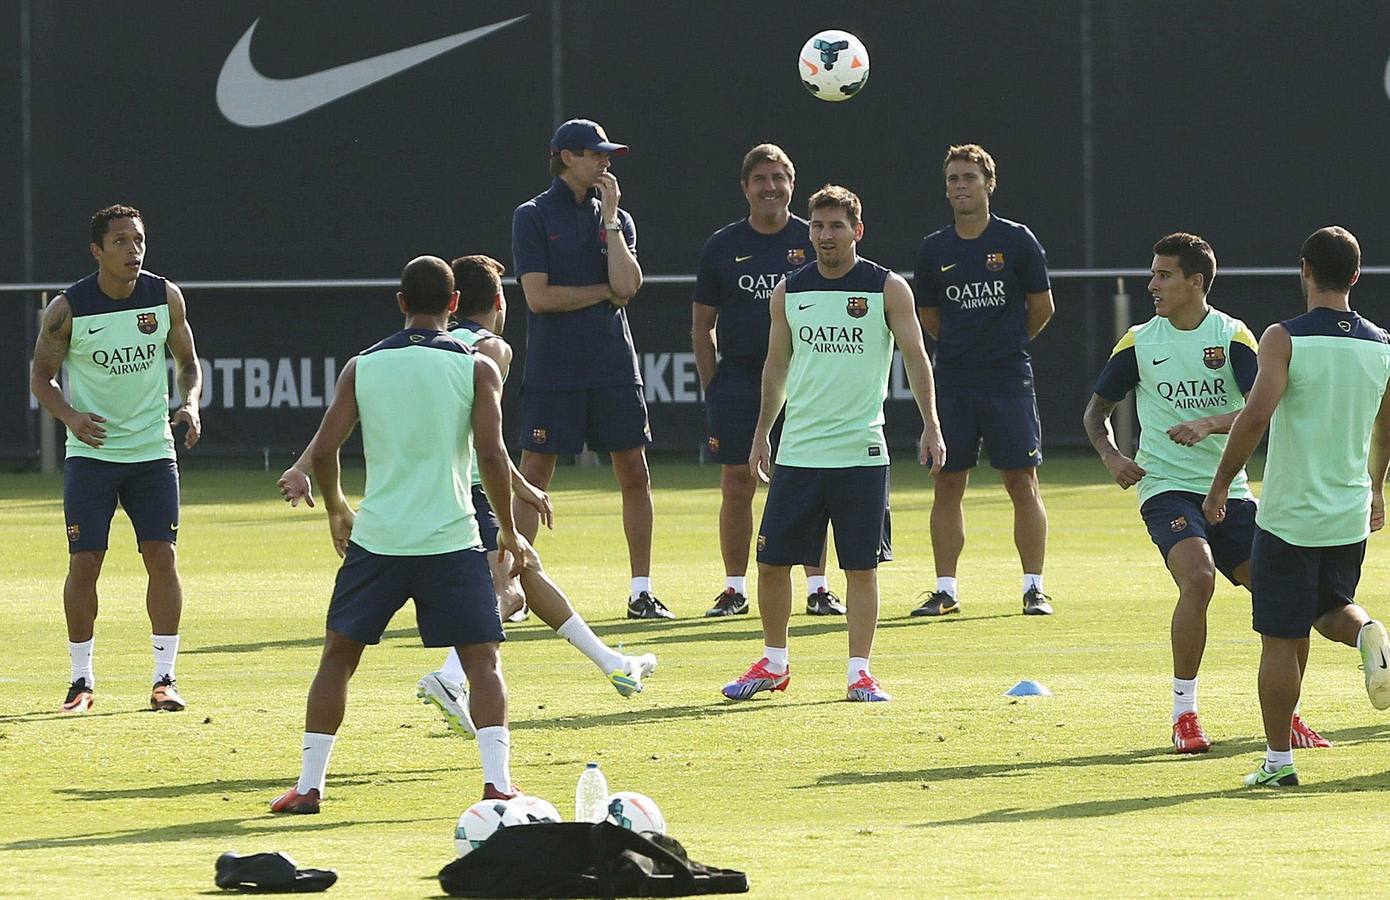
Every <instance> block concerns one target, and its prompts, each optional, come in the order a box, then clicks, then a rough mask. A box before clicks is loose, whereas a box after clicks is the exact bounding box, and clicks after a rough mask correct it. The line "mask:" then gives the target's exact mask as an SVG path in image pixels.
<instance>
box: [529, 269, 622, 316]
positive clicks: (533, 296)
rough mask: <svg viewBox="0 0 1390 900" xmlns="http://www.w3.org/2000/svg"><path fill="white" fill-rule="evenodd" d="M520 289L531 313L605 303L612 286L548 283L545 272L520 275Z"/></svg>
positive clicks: (611, 294) (566, 310) (610, 296)
mask: <svg viewBox="0 0 1390 900" xmlns="http://www.w3.org/2000/svg"><path fill="white" fill-rule="evenodd" d="M521 291H522V293H524V294H525V295H526V306H527V308H528V309H530V310H531V312H533V313H562V312H574V311H575V310H576V309H585V308H587V307H590V306H597V305H598V304H600V303H607V302H608V301H609V300H610V299H612V297H613V291H612V288H610V287H609V286H608V285H607V284H585V285H578V286H571V285H558V286H557V285H552V284H551V283H550V276H549V275H548V274H546V273H545V272H527V273H526V274H525V275H522V276H521Z"/></svg>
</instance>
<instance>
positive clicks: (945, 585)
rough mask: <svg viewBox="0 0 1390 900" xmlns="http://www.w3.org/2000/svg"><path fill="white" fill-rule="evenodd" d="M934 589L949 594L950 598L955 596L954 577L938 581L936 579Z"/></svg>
mask: <svg viewBox="0 0 1390 900" xmlns="http://www.w3.org/2000/svg"><path fill="white" fill-rule="evenodd" d="M936 589H937V590H938V591H944V592H946V593H948V594H950V595H951V596H952V597H954V596H956V579H955V577H954V576H952V577H951V578H938V579H936Z"/></svg>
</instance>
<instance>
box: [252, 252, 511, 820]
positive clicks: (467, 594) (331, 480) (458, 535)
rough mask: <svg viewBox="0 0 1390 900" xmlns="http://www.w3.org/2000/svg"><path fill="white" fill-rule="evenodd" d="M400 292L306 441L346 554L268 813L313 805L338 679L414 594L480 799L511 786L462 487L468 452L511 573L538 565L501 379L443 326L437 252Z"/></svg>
mask: <svg viewBox="0 0 1390 900" xmlns="http://www.w3.org/2000/svg"><path fill="white" fill-rule="evenodd" d="M396 302H397V305H398V306H399V307H400V310H401V312H402V313H403V314H404V315H405V329H404V330H402V331H399V332H397V333H396V334H394V335H392V336H391V337H389V338H387V339H385V340H384V341H381V342H380V343H378V344H376V345H374V346H373V347H371V348H369V349H367V350H365V351H363V352H362V353H361V354H359V355H358V356H356V357H354V358H353V359H352V360H350V361H349V362H348V364H347V365H346V366H345V367H344V368H343V372H342V374H341V375H340V376H339V378H338V384H337V387H336V389H335V391H334V394H333V402H332V403H331V404H330V406H329V407H328V410H327V411H326V412H325V413H324V416H323V422H322V424H320V425H319V430H318V433H317V434H315V435H314V439H313V441H312V442H311V444H310V449H309V456H310V461H311V463H312V466H313V469H314V475H315V477H316V478H318V480H319V483H320V484H322V485H323V486H324V493H323V503H324V508H325V510H326V511H327V513H328V526H329V533H330V534H331V536H332V539H333V546H334V549H335V550H337V552H338V555H339V556H342V557H343V558H344V559H343V565H342V567H341V568H340V569H339V570H338V577H337V581H336V583H335V585H334V588H333V599H332V601H331V602H330V604H329V607H328V622H327V633H326V635H325V638H324V645H323V657H322V659H321V660H320V662H319V669H318V674H317V675H315V677H314V682H313V685H312V686H311V687H310V688H309V698H308V703H307V710H306V713H305V724H304V744H303V748H304V749H303V762H302V768H301V771H300V775H299V781H298V783H297V784H296V785H295V786H294V787H293V788H291V789H290V790H288V791H286V792H285V793H284V794H282V795H280V796H279V797H277V798H276V799H275V800H274V801H273V802H272V803H271V807H270V808H271V811H272V812H276V813H316V812H318V811H319V802H320V800H321V799H322V797H323V793H324V781H325V777H326V773H327V770H328V760H329V756H330V755H331V753H332V750H333V744H334V742H335V740H336V737H337V731H338V727H339V726H340V725H341V724H342V720H343V712H344V710H345V708H346V705H347V686H348V681H349V680H350V679H351V678H352V674H353V672H354V671H355V670H356V668H357V663H358V660H359V659H360V658H361V656H362V651H363V649H364V648H365V647H366V645H367V644H375V643H378V642H379V641H380V640H381V635H382V632H383V631H385V629H386V626H387V624H388V623H389V622H390V620H391V617H392V615H394V614H395V613H396V611H397V610H399V609H400V608H401V607H402V606H404V605H405V602H406V601H407V600H408V599H413V600H414V601H415V618H416V621H417V623H418V624H419V629H420V639H421V641H422V642H423V643H424V644H425V645H426V646H428V647H450V646H451V647H454V648H455V649H456V650H457V652H458V655H459V658H460V660H461V661H462V664H463V669H464V671H465V672H466V673H467V674H468V680H469V683H470V685H471V686H472V696H471V698H470V708H471V715H472V720H473V722H475V723H477V737H478V752H479V755H480V756H481V757H482V769H483V781H484V785H483V797H484V799H496V798H507V797H511V796H514V795H515V794H516V790H515V788H514V787H513V786H512V781H511V773H510V745H511V737H510V732H509V730H508V728H507V695H506V687H505V685H504V684H503V681H502V670H501V659H500V656H499V653H498V649H499V645H500V643H501V641H503V640H504V636H503V634H502V623H501V621H500V620H499V619H498V617H497V596H496V593H495V591H494V590H493V585H492V578H491V575H490V573H489V571H488V562H487V554H486V552H485V551H484V550H483V547H482V537H481V535H480V533H479V530H478V523H477V519H476V518H475V516H474V510H473V504H472V497H471V494H470V493H469V492H468V491H462V492H460V491H459V490H458V487H457V486H458V485H460V484H467V483H468V473H469V467H470V464H471V463H470V457H471V458H472V459H475V460H476V463H477V466H478V469H479V471H480V472H481V475H482V484H483V489H484V491H485V492H486V494H487V496H488V497H489V499H491V500H492V507H493V510H494V513H495V515H496V516H497V518H498V532H497V546H498V548H499V549H500V550H502V551H503V552H505V553H509V554H510V555H511V557H512V574H514V575H515V574H520V573H521V571H522V570H523V569H525V568H530V569H532V570H535V569H538V568H539V561H538V560H537V559H536V556H535V552H534V551H533V550H532V549H531V545H530V543H529V542H528V541H527V540H526V538H524V537H522V536H520V535H518V534H517V533H516V528H515V525H514V523H513V521H512V515H511V502H510V501H511V471H510V467H509V461H508V458H507V450H506V447H505V446H504V444H503V442H502V407H501V396H502V378H501V375H500V374H499V373H498V371H497V366H496V364H495V363H493V361H492V360H491V359H489V358H488V357H487V356H485V355H483V354H481V353H475V352H474V351H473V350H472V349H470V348H469V347H467V346H465V345H464V344H463V343H462V342H461V341H459V340H457V339H456V338H453V337H450V336H449V334H448V333H447V332H446V330H445V329H446V328H447V325H448V319H449V315H450V313H452V312H453V311H454V310H455V309H456V308H457V305H458V293H457V292H455V290H454V276H453V272H452V271H451V270H450V268H449V265H448V264H447V263H445V262H444V260H442V259H439V258H437V257H433V256H421V257H417V258H416V259H413V260H411V261H410V263H409V264H407V265H406V267H405V269H404V271H403V272H402V273H401V288H400V292H399V293H398V294H397V295H396ZM359 420H360V421H361V423H362V446H363V452H364V453H365V455H366V458H367V493H366V496H365V497H363V498H362V503H361V505H360V507H359V509H358V510H357V512H356V513H354V512H353V510H352V507H350V506H349V505H348V502H347V498H346V497H345V496H344V495H343V489H342V484H341V483H340V480H339V475H340V470H339V462H338V450H339V448H340V447H341V446H342V444H343V442H344V441H346V440H347V438H348V436H349V435H350V434H351V433H352V430H353V428H354V427H355V426H356V425H357V423H358V421H359Z"/></svg>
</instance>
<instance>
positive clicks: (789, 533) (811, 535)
mask: <svg viewBox="0 0 1390 900" xmlns="http://www.w3.org/2000/svg"><path fill="white" fill-rule="evenodd" d="M827 523H829V524H830V525H832V526H833V527H834V529H835V556H836V558H837V559H838V560H839V564H840V568H841V569H847V570H850V571H858V570H863V569H875V568H878V564H879V563H881V562H889V561H891V560H892V559H893V548H892V541H891V537H892V533H891V532H892V527H891V522H890V519H889V512H888V467H887V466H851V467H848V468H843V469H812V468H801V467H796V466H777V467H776V469H774V470H773V473H772V485H771V487H769V488H768V492H767V504H766V505H765V506H764V507H763V521H762V525H761V526H760V527H759V528H758V562H760V563H766V564H768V565H772V566H818V565H820V561H821V556H822V555H823V554H824V552H825V526H826V524H827Z"/></svg>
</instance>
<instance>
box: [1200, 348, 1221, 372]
mask: <svg viewBox="0 0 1390 900" xmlns="http://www.w3.org/2000/svg"><path fill="white" fill-rule="evenodd" d="M1202 362H1203V363H1205V364H1206V367H1207V368H1208V369H1219V368H1221V367H1222V366H1224V365H1226V348H1225V347H1205V348H1203V350H1202Z"/></svg>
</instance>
